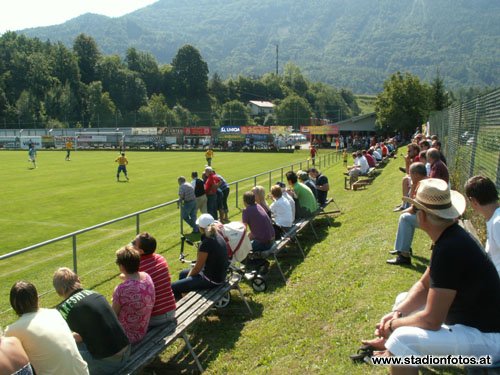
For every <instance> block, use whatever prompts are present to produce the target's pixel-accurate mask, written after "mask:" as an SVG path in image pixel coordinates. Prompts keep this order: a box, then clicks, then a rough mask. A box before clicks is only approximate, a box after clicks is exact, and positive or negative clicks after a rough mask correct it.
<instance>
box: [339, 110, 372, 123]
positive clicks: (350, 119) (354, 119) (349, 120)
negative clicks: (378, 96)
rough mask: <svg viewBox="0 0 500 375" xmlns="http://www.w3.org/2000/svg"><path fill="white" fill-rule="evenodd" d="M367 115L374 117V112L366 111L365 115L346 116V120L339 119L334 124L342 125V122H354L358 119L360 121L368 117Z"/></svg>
mask: <svg viewBox="0 0 500 375" xmlns="http://www.w3.org/2000/svg"><path fill="white" fill-rule="evenodd" d="M368 117H375V112H370V113H367V114H365V115H359V116H355V117H351V118H348V119H346V120H342V121H339V122H336V123H335V125H343V124H347V123H350V122H351V123H354V122H358V121H361V120H363V119H365V118H368Z"/></svg>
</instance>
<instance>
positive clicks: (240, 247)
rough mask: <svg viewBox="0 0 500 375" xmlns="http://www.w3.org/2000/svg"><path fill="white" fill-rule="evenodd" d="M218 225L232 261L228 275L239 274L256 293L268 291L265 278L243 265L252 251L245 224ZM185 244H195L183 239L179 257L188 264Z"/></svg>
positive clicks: (217, 223)
mask: <svg viewBox="0 0 500 375" xmlns="http://www.w3.org/2000/svg"><path fill="white" fill-rule="evenodd" d="M216 225H217V231H218V232H219V234H220V235H221V236H222V238H224V241H225V242H226V247H227V253H228V257H229V261H230V263H229V267H228V274H229V275H231V274H232V273H238V274H240V275H241V276H242V277H243V278H244V279H245V280H247V281H249V282H250V283H251V285H252V289H253V290H254V291H256V292H263V291H265V290H266V289H267V284H266V281H265V280H264V278H263V277H262V276H261V275H260V274H259V273H258V271H256V270H253V271H248V272H247V270H246V268H245V266H244V264H243V261H244V260H245V259H246V257H247V256H248V254H249V253H250V251H251V250H252V244H251V243H250V239H249V238H248V234H247V230H246V226H245V224H243V223H241V222H237V221H234V222H231V223H228V224H222V223H219V222H216ZM185 242H187V243H188V244H191V245H194V243H193V242H192V241H190V240H189V239H187V238H186V237H184V236H182V237H181V253H180V255H179V260H180V261H182V262H186V259H185V255H184V243H185ZM191 263H193V262H191Z"/></svg>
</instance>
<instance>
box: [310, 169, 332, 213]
mask: <svg viewBox="0 0 500 375" xmlns="http://www.w3.org/2000/svg"><path fill="white" fill-rule="evenodd" d="M309 177H311V179H313V180H314V183H315V184H316V190H317V192H318V195H317V199H318V203H319V205H320V206H324V205H325V204H326V200H327V195H328V191H329V190H330V185H329V184H328V178H327V177H326V176H324V175H323V174H321V172H320V171H318V170H317V169H316V168H311V169H309Z"/></svg>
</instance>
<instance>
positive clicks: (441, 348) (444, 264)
mask: <svg viewBox="0 0 500 375" xmlns="http://www.w3.org/2000/svg"><path fill="white" fill-rule="evenodd" d="M408 201H409V202H410V203H411V204H412V205H413V207H414V211H416V215H417V220H418V223H419V226H420V228H422V230H424V231H425V232H426V233H427V234H428V236H429V237H430V238H431V240H432V242H433V243H434V249H433V251H432V257H431V262H430V266H429V267H428V268H427V270H426V271H425V273H424V275H423V276H422V277H421V278H420V280H419V281H417V283H416V284H415V285H414V286H413V287H412V288H411V289H410V291H409V292H408V295H407V297H406V299H405V300H404V301H403V302H401V303H400V304H399V305H398V306H397V307H396V309H395V310H394V311H393V312H391V313H389V314H386V315H385V316H383V317H382V319H381V320H380V323H379V324H378V325H377V331H378V334H379V335H380V336H381V337H383V338H385V339H386V340H387V341H386V342H385V346H386V348H387V351H385V352H382V353H378V355H380V356H391V355H396V356H410V355H414V356H426V355H433V356H446V355H461V356H475V357H480V356H486V355H489V356H491V360H492V362H493V363H494V362H497V361H498V360H500V351H499V350H498V348H499V347H500V320H499V319H498V316H500V278H499V276H498V273H497V272H496V270H495V267H494V265H493V263H492V262H491V260H490V259H489V258H488V256H486V254H485V253H484V251H483V250H482V249H481V247H480V246H479V245H478V244H477V242H476V241H475V240H474V239H472V237H471V236H470V235H469V234H468V233H467V232H466V231H465V230H464V229H463V228H461V227H460V226H459V225H458V224H457V222H456V219H457V218H458V217H459V216H460V215H461V214H462V213H463V211H464V209H465V199H464V197H463V196H462V195H461V194H460V193H458V192H455V191H451V192H450V190H449V187H448V184H446V183H444V182H443V181H442V180H440V179H428V180H425V181H422V182H421V183H420V186H419V187H418V189H417V193H416V196H415V199H410V198H408ZM485 286H487V287H485ZM392 370H393V373H402V371H403V369H402V368H393V369H392ZM398 370H399V372H398ZM404 373H408V374H417V373H418V368H416V367H406V368H404Z"/></svg>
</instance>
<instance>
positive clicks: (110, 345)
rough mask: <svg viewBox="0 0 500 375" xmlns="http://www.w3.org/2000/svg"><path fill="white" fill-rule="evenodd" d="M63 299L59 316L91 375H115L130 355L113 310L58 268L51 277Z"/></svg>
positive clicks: (58, 306)
mask: <svg viewBox="0 0 500 375" xmlns="http://www.w3.org/2000/svg"><path fill="white" fill-rule="evenodd" d="M52 284H53V285H54V289H55V290H56V293H57V294H58V295H59V296H60V297H63V298H64V301H62V302H61V303H60V304H59V305H57V310H59V312H60V313H61V315H62V317H63V318H64V320H66V323H68V326H69V328H70V329H71V331H73V337H74V339H75V341H76V343H77V346H78V350H79V351H80V354H81V355H82V358H83V359H84V360H85V361H86V362H87V365H88V367H89V372H90V373H91V374H93V375H94V374H115V373H116V372H117V370H118V369H119V368H120V367H121V366H122V365H123V363H124V362H125V361H126V360H127V359H128V357H129V355H130V344H129V341H128V338H127V335H126V334H125V331H124V330H123V328H122V326H121V325H120V322H119V321H118V319H117V317H116V315H115V313H114V311H113V309H112V308H111V306H110V305H109V303H108V301H106V298H104V296H102V295H101V294H99V293H97V292H94V291H91V290H86V289H83V287H82V285H81V283H80V279H79V278H78V275H77V274H76V273H74V272H73V271H72V270H70V269H69V268H66V267H63V268H59V269H58V270H57V271H56V272H55V273H54V276H53V278H52Z"/></svg>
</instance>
